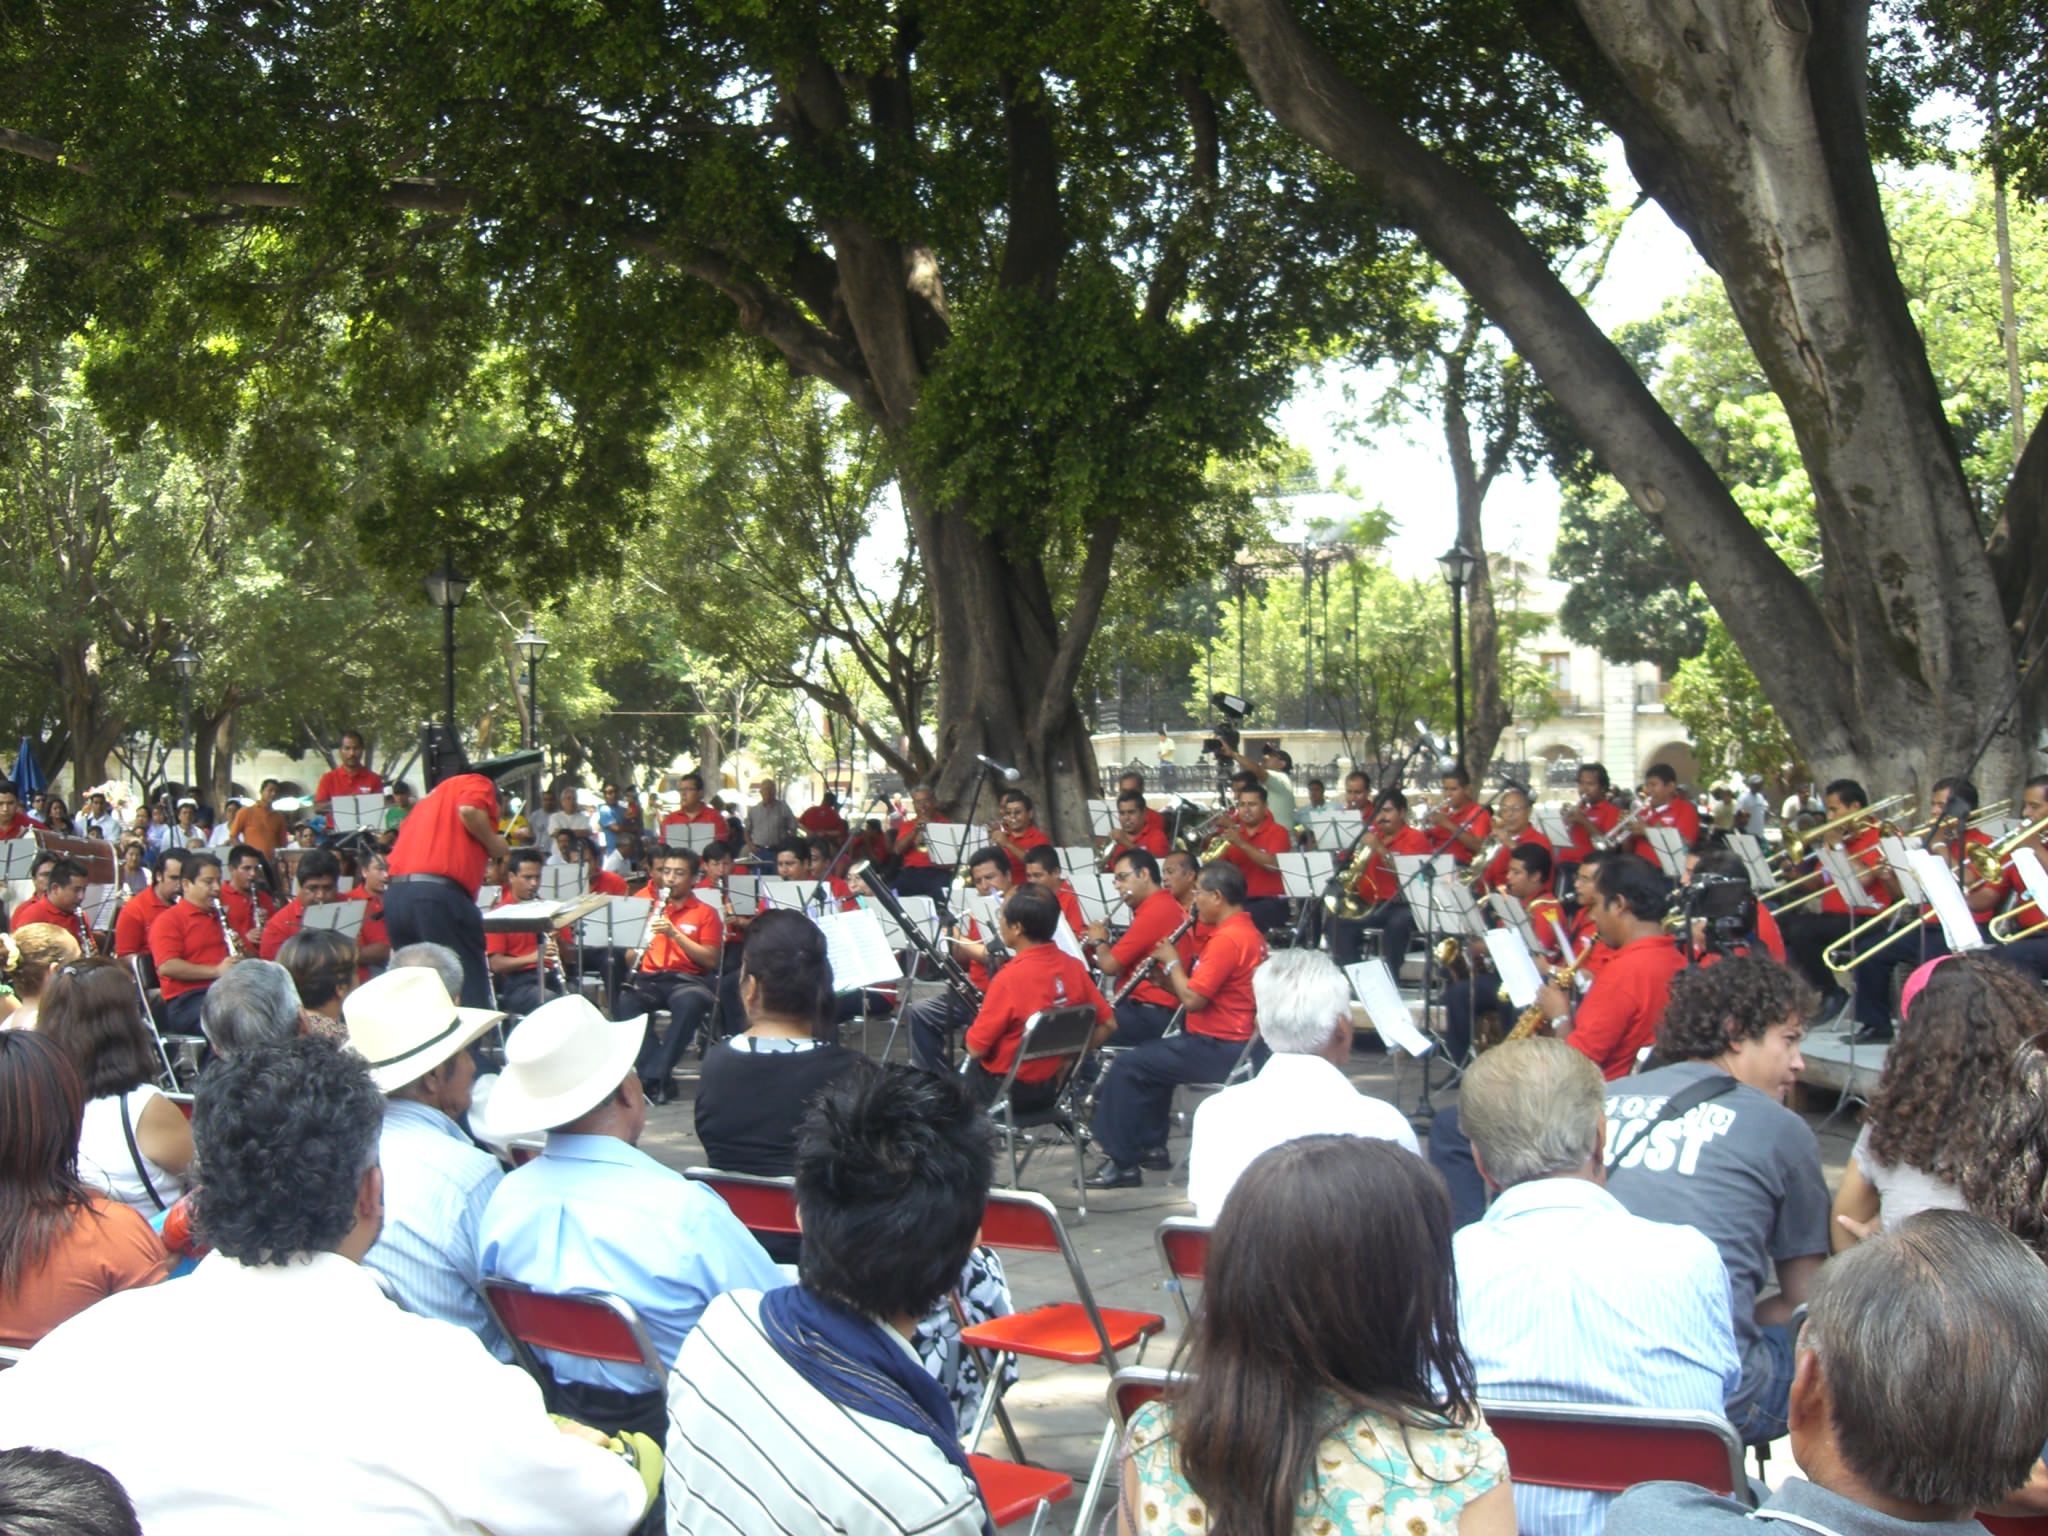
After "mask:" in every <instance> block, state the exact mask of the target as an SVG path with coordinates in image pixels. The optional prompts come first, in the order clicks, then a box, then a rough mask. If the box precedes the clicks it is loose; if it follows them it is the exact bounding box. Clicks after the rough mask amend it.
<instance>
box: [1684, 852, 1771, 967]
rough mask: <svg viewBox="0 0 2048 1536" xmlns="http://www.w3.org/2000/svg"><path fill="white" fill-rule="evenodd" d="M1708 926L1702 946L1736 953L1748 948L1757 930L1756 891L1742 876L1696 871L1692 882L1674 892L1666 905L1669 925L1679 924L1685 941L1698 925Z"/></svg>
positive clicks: (1718, 953) (1711, 950)
mask: <svg viewBox="0 0 2048 1536" xmlns="http://www.w3.org/2000/svg"><path fill="white" fill-rule="evenodd" d="M1700 924H1704V925H1705V932H1704V937H1703V939H1702V940H1701V944H1702V947H1703V948H1704V949H1706V950H1708V951H1710V952H1711V953H1713V954H1717V955H1732V954H1734V953H1735V952H1736V951H1737V950H1738V949H1741V948H1745V947H1747V945H1748V944H1749V942H1750V941H1751V939H1752V938H1753V937H1754V935H1755V933H1756V892H1755V891H1754V890H1752V889H1751V888H1750V884H1749V882H1748V881H1747V880H1745V879H1743V878H1742V877H1741V876H1739V875H1715V874H1700V873H1697V872H1696V873H1695V874H1694V875H1693V877H1692V880H1691V882H1690V883H1689V884H1686V885H1681V886H1680V887H1679V888H1678V889H1677V890H1675V891H1673V892H1672V893H1671V905H1670V906H1669V907H1668V908H1666V924H1665V925H1666V926H1667V927H1672V926H1675V927H1676V928H1677V929H1678V934H1679V937H1680V939H1681V941H1689V940H1690V938H1691V936H1692V935H1693V934H1694V933H1695V932H1696V931H1697V926H1698V925H1700Z"/></svg>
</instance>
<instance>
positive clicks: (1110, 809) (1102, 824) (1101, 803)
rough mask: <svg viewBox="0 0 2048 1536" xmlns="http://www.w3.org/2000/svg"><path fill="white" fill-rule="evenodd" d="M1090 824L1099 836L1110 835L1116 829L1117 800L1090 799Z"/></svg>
mask: <svg viewBox="0 0 2048 1536" xmlns="http://www.w3.org/2000/svg"><path fill="white" fill-rule="evenodd" d="M1088 825H1089V827H1090V828H1091V829H1092V830H1093V831H1094V833H1095V835H1096V836H1097V837H1108V836H1109V835H1110V834H1111V833H1113V832H1115V831H1116V802H1115V801H1114V800H1090V801H1089V802H1088Z"/></svg>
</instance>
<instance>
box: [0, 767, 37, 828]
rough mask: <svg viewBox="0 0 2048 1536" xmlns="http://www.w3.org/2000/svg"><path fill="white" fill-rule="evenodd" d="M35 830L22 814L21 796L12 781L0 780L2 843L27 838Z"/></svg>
mask: <svg viewBox="0 0 2048 1536" xmlns="http://www.w3.org/2000/svg"><path fill="white" fill-rule="evenodd" d="M33 831H35V828H34V827H33V826H32V825H31V824H30V823H29V819H28V818H27V817H26V816H24V815H22V814H21V795H20V794H19V793H18V792H17V791H16V790H15V787H14V783H13V781H12V780H11V779H0V843H4V842H10V841H12V840H13V839H15V838H17V837H27V836H28V835H29V834H30V833H31V832H33Z"/></svg>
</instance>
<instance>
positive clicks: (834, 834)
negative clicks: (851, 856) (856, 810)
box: [796, 789, 846, 853]
mask: <svg viewBox="0 0 2048 1536" xmlns="http://www.w3.org/2000/svg"><path fill="white" fill-rule="evenodd" d="M796 824H797V825H798V826H800V827H802V828H803V829H804V831H806V832H807V833H809V834H810V836H811V840H812V841H813V842H821V843H823V844H825V846H826V849H827V851H828V852H831V853H837V852H838V851H839V845H840V844H841V843H843V842H845V841H846V818H845V817H844V816H842V815H840V814H839V796H837V795H836V794H834V793H833V792H832V791H831V790H829V789H828V790H826V791H825V798H824V799H823V800H820V801H819V802H818V803H817V804H816V805H814V806H812V807H811V808H810V809H809V810H806V811H803V812H800V813H799V814H798V816H797V818H796Z"/></svg>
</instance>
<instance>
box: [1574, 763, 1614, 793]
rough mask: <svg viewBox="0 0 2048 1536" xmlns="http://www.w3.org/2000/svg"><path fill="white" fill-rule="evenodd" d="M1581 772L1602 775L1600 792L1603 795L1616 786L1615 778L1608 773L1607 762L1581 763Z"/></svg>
mask: <svg viewBox="0 0 2048 1536" xmlns="http://www.w3.org/2000/svg"><path fill="white" fill-rule="evenodd" d="M1579 772H1580V773H1597V774H1598V775H1599V776H1600V793H1601V794H1603V795H1604V794H1606V793H1607V791H1609V790H1610V789H1612V788H1614V779H1613V778H1612V777H1611V776H1610V775H1609V774H1608V772H1607V765H1606V764H1605V763H1581V764H1579Z"/></svg>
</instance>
